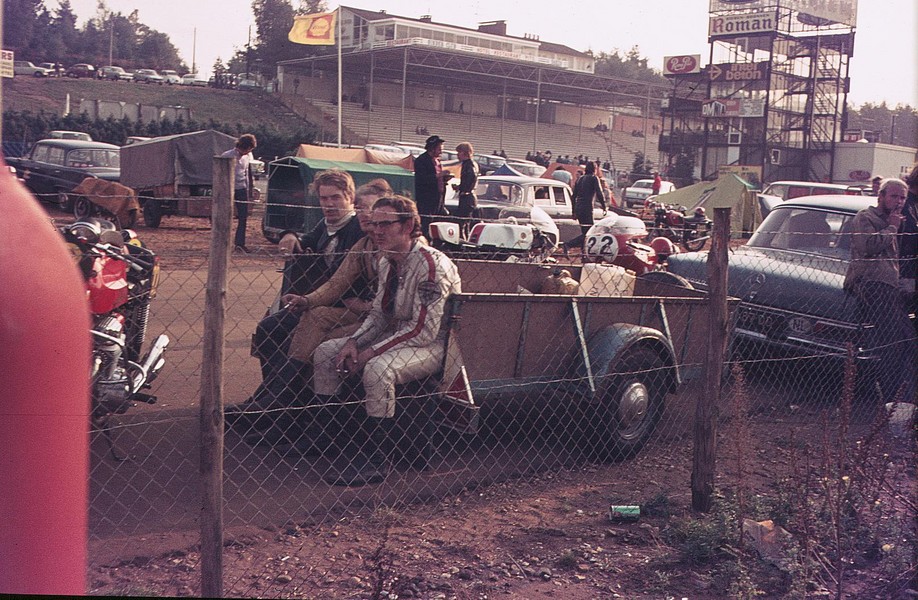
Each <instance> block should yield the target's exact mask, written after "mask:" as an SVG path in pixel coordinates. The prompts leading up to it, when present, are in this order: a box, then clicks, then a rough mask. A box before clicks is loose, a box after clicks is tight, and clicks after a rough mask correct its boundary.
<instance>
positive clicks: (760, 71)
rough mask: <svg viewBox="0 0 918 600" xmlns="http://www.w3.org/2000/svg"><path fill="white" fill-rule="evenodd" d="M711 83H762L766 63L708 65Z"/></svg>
mask: <svg viewBox="0 0 918 600" xmlns="http://www.w3.org/2000/svg"><path fill="white" fill-rule="evenodd" d="M707 71H708V77H709V78H710V80H711V81H763V80H764V79H765V75H766V74H767V72H768V63H765V62H754V63H725V64H719V65H708V68H707Z"/></svg>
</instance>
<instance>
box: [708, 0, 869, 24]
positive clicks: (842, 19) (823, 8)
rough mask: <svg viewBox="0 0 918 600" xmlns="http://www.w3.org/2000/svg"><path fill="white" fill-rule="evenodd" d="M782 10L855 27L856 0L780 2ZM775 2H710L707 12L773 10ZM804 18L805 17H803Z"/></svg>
mask: <svg viewBox="0 0 918 600" xmlns="http://www.w3.org/2000/svg"><path fill="white" fill-rule="evenodd" d="M780 4H781V8H782V9H790V10H795V11H797V12H798V13H799V14H800V15H804V16H810V17H815V18H816V19H817V20H818V19H823V20H825V21H828V22H829V23H843V24H845V25H850V26H852V27H854V26H855V25H857V0H781V2H780ZM777 5H778V1H777V0H710V5H709V7H710V8H709V12H710V13H711V14H714V13H722V12H725V11H731V10H732V11H744V10H749V9H765V8H775V7H776V6H777ZM804 18H806V17H804Z"/></svg>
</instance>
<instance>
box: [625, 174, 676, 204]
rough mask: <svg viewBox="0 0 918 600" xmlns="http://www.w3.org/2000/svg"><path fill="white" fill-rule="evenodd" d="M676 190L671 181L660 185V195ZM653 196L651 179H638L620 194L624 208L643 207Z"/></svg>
mask: <svg viewBox="0 0 918 600" xmlns="http://www.w3.org/2000/svg"><path fill="white" fill-rule="evenodd" d="M675 190H676V185H675V184H674V183H673V182H671V181H663V182H661V183H660V192H659V193H660V194H666V193H668V192H673V191H675ZM651 194H653V179H638V180H637V181H635V182H634V184H632V185H631V186H629V187H626V188H625V191H624V192H623V193H622V199H623V200H624V201H625V208H631V207H633V206H644V201H645V200H647V197H648V196H650V195H651Z"/></svg>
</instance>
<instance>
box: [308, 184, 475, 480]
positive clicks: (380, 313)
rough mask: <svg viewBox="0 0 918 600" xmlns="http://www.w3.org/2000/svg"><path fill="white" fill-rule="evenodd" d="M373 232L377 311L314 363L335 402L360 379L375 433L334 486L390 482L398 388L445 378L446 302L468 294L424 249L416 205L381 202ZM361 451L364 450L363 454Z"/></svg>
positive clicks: (443, 261) (316, 380)
mask: <svg viewBox="0 0 918 600" xmlns="http://www.w3.org/2000/svg"><path fill="white" fill-rule="evenodd" d="M370 225H371V226H370V232H369V235H372V236H373V238H374V240H375V241H376V245H377V248H378V249H379V251H380V253H381V255H382V258H381V260H380V265H379V279H378V282H379V283H378V288H377V292H376V297H375V298H374V299H373V306H372V308H371V309H370V313H369V315H368V316H367V318H366V320H365V321H364V322H363V325H361V327H360V328H359V329H358V330H357V331H356V332H354V333H353V334H352V335H351V336H350V337H348V338H340V339H336V340H329V341H327V342H323V343H322V344H321V345H319V347H318V348H317V349H316V351H315V353H314V355H313V365H314V369H315V370H314V374H313V387H314V391H315V393H316V395H317V396H318V397H319V398H324V399H325V400H326V401H330V398H329V397H331V396H333V395H335V394H336V393H337V392H338V389H339V386H340V385H341V383H342V375H345V376H347V375H348V374H350V373H355V374H356V373H360V374H361V381H362V383H363V389H364V392H365V394H366V397H365V399H364V402H363V405H364V408H365V410H366V415H367V417H368V418H367V425H368V430H367V431H364V432H360V433H359V434H358V436H359V437H360V438H361V439H359V440H355V441H353V443H351V444H349V445H348V446H346V448H351V449H352V450H351V451H345V452H344V453H343V454H344V458H345V460H346V462H345V463H344V464H341V465H338V468H337V469H336V470H335V472H334V473H332V476H331V477H330V478H327V481H328V482H329V483H334V484H336V485H364V484H366V483H377V482H379V481H382V480H383V479H384V478H385V476H386V473H387V471H388V457H387V456H386V450H385V446H386V445H387V435H388V434H387V431H388V429H389V428H390V427H391V421H392V418H393V417H394V416H395V386H396V384H401V383H407V382H409V381H414V380H417V379H421V378H424V377H426V376H428V375H432V374H434V373H436V372H437V371H439V370H440V368H441V366H442V364H443V357H444V353H445V340H446V327H445V325H446V324H445V322H444V313H445V309H446V300H447V298H448V297H449V296H450V295H451V294H456V293H460V292H461V291H462V289H461V282H460V280H459V272H458V270H457V268H456V265H454V264H453V262H452V261H451V260H450V259H449V258H448V257H447V256H446V255H444V254H443V253H441V252H439V251H437V250H435V249H433V248H431V247H429V246H426V245H424V244H422V243H420V242H419V241H418V238H419V237H420V235H421V226H420V217H419V216H418V212H417V207H416V206H415V204H414V202H413V201H411V200H409V199H407V198H403V197H400V196H394V197H387V198H380V199H379V200H378V201H377V202H376V204H375V205H374V207H373V216H372V219H371V221H370ZM361 445H363V446H364V448H363V449H361Z"/></svg>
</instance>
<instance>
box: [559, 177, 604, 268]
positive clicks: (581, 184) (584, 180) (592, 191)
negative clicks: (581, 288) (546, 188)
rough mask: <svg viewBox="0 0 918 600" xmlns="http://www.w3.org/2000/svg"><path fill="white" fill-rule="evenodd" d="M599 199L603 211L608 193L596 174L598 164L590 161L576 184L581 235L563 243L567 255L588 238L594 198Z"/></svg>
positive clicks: (575, 210) (576, 203) (576, 210)
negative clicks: (603, 188) (603, 189)
mask: <svg viewBox="0 0 918 600" xmlns="http://www.w3.org/2000/svg"><path fill="white" fill-rule="evenodd" d="M594 198H598V199H599V205H600V206H601V207H602V211H603V213H605V212H606V211H607V210H608V209H607V208H606V195H605V194H604V193H603V191H602V184H601V183H600V182H599V177H597V176H596V164H595V163H593V162H588V163H587V164H586V173H584V174H583V175H581V176H580V178H579V179H577V182H576V183H575V184H574V198H573V201H574V218H575V219H577V221H578V222H579V223H580V235H578V236H577V237H575V238H574V239H572V240H568V241H566V242H564V243H563V244H561V248H562V249H563V250H564V254H565V255H566V254H567V253H568V251H569V250H570V249H571V248H578V247H579V248H581V250H582V246H583V242H584V240H585V239H586V234H587V231H589V230H590V227H592V226H593V200H594Z"/></svg>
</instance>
